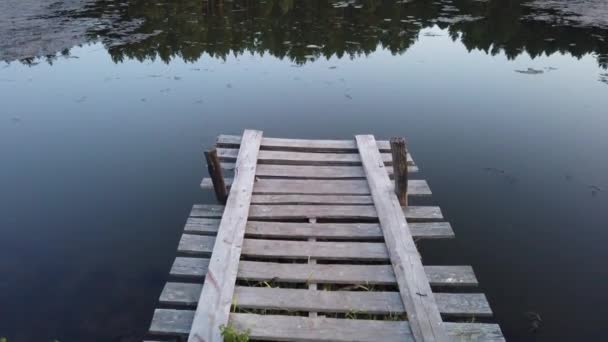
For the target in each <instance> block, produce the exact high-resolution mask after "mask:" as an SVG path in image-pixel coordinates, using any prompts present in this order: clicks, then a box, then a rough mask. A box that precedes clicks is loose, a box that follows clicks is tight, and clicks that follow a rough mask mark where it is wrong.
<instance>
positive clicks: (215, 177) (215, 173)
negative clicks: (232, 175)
mask: <svg viewBox="0 0 608 342" xmlns="http://www.w3.org/2000/svg"><path fill="white" fill-rule="evenodd" d="M205 159H207V170H208V171H209V176H210V177H211V181H212V182H213V189H214V190H215V197H216V198H217V200H218V201H219V202H220V203H222V204H226V200H227V199H228V189H227V188H226V183H225V182H224V175H223V174H222V166H221V164H220V159H219V158H218V157H217V150H216V149H215V148H212V149H211V150H209V151H207V152H205Z"/></svg>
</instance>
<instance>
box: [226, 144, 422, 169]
mask: <svg viewBox="0 0 608 342" xmlns="http://www.w3.org/2000/svg"><path fill="white" fill-rule="evenodd" d="M237 154H238V149H235V148H219V147H218V148H217V155H218V157H219V158H220V160H221V161H223V162H232V161H234V160H236V156H237ZM381 156H382V160H383V162H384V163H385V164H386V165H392V162H393V157H392V156H391V154H390V153H382V155H381ZM258 162H259V163H260V164H285V165H361V158H360V157H359V155H358V154H357V153H315V152H290V151H260V154H259V155H258ZM408 165H414V161H413V160H412V158H411V156H408Z"/></svg>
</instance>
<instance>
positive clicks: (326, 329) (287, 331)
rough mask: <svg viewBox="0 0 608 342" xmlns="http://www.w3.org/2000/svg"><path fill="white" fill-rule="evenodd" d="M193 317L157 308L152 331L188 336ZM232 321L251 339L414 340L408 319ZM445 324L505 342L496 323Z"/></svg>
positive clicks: (237, 316) (466, 334) (243, 317)
mask: <svg viewBox="0 0 608 342" xmlns="http://www.w3.org/2000/svg"><path fill="white" fill-rule="evenodd" d="M193 318H194V311H192V310H176V309H156V310H155V311H154V317H153V318H152V324H151V326H150V333H152V334H159V335H169V336H178V335H187V334H188V333H189V331H190V327H191V326H192V320H193ZM229 322H230V324H231V325H232V326H234V328H235V329H237V330H238V331H249V336H250V337H251V338H252V339H259V340H298V341H344V342H346V341H362V342H363V341H367V342H377V341H383V342H384V341H386V342H389V341H399V342H403V341H413V337H412V335H411V331H410V328H409V324H408V322H407V321H377V320H360V319H357V320H352V319H336V318H325V317H318V318H308V317H298V316H283V315H257V314H245V313H231V314H230V321H229ZM444 325H445V329H446V331H447V333H448V335H450V336H452V337H453V338H454V341H485V342H503V341H504V337H503V336H502V332H501V331H500V327H499V326H498V325H497V324H488V323H449V322H446V323H444Z"/></svg>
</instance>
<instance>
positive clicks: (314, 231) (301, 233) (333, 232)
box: [245, 221, 454, 240]
mask: <svg viewBox="0 0 608 342" xmlns="http://www.w3.org/2000/svg"><path fill="white" fill-rule="evenodd" d="M409 226H410V230H411V232H412V236H414V237H415V238H420V239H441V238H453V237H454V232H453V231H452V227H451V226H450V223H449V222H415V223H411V224H410V225H409ZM245 235H246V236H250V237H268V238H292V239H293V238H311V237H314V238H317V239H333V240H369V239H381V238H384V235H383V234H382V230H381V229H380V225H379V224H377V223H318V224H316V225H311V224H309V223H303V222H265V221H249V222H247V229H246V231H245Z"/></svg>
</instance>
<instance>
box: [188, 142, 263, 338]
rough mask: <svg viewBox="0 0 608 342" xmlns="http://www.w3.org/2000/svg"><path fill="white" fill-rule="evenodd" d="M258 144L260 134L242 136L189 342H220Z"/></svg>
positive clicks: (238, 254) (258, 148)
mask: <svg viewBox="0 0 608 342" xmlns="http://www.w3.org/2000/svg"><path fill="white" fill-rule="evenodd" d="M261 142H262V132H261V131H254V130H245V132H244V133H243V139H242V141H241V148H240V150H239V153H238V157H237V160H236V163H237V167H236V177H235V179H234V182H233V184H232V187H231V189H230V195H229V197H228V200H227V202H226V207H225V210H224V213H225V215H223V216H222V220H221V222H220V227H219V230H218V235H217V239H216V242H217V243H216V244H215V246H214V248H213V253H212V254H211V261H210V262H209V269H208V271H207V276H206V281H205V285H204V286H203V290H202V292H201V296H200V299H199V304H198V306H197V308H196V315H195V317H194V323H193V324H192V329H191V331H190V335H189V337H188V341H189V342H200V341H206V342H220V341H222V340H223V338H222V336H221V332H220V326H222V325H226V324H228V315H229V314H230V306H231V304H232V296H233V294H234V286H235V282H236V275H237V270H238V263H239V259H240V256H241V247H242V244H243V239H244V236H245V225H246V223H247V216H248V213H249V205H250V202H251V194H252V191H253V183H254V181H255V169H256V166H257V160H258V153H259V151H260V144H261Z"/></svg>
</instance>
